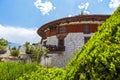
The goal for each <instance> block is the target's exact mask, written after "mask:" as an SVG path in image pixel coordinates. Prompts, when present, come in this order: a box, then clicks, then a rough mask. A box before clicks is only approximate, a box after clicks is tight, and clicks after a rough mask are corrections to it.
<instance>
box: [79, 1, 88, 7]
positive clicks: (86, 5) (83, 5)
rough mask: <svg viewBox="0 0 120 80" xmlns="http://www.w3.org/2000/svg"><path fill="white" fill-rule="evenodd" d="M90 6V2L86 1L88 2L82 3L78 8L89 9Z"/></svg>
mask: <svg viewBox="0 0 120 80" xmlns="http://www.w3.org/2000/svg"><path fill="white" fill-rule="evenodd" d="M88 6H89V3H88V2H86V3H81V4H80V5H78V8H79V9H87V8H88Z"/></svg>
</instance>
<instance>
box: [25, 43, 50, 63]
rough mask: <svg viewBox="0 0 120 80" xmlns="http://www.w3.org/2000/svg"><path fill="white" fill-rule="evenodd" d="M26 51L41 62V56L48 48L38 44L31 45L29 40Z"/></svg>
mask: <svg viewBox="0 0 120 80" xmlns="http://www.w3.org/2000/svg"><path fill="white" fill-rule="evenodd" d="M25 47H26V53H27V54H30V56H31V58H32V59H33V60H34V61H37V62H40V60H41V56H42V55H43V54H46V53H47V52H48V50H47V49H43V48H40V47H38V46H30V43H29V42H26V43H25Z"/></svg>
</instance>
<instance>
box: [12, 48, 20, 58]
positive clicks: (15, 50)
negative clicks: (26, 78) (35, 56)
mask: <svg viewBox="0 0 120 80" xmlns="http://www.w3.org/2000/svg"><path fill="white" fill-rule="evenodd" d="M11 55H12V56H18V55H19V50H18V49H16V47H13V48H12V49H11Z"/></svg>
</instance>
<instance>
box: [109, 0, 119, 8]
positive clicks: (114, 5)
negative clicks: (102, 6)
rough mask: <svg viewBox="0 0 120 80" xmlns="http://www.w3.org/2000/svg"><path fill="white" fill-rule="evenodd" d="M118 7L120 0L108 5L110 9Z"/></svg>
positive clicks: (112, 1) (114, 0)
mask: <svg viewBox="0 0 120 80" xmlns="http://www.w3.org/2000/svg"><path fill="white" fill-rule="evenodd" d="M118 6H120V0H111V1H110V3H109V7H110V8H117V7H118Z"/></svg>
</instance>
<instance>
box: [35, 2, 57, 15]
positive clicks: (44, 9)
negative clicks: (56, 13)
mask: <svg viewBox="0 0 120 80" xmlns="http://www.w3.org/2000/svg"><path fill="white" fill-rule="evenodd" d="M34 5H35V7H36V8H38V9H39V10H40V12H41V13H42V14H43V15H46V14H48V15H49V12H50V11H52V10H55V9H56V7H54V6H53V4H52V3H51V2H50V1H48V0H47V1H45V2H44V3H43V2H42V0H37V1H36V2H34Z"/></svg>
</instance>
